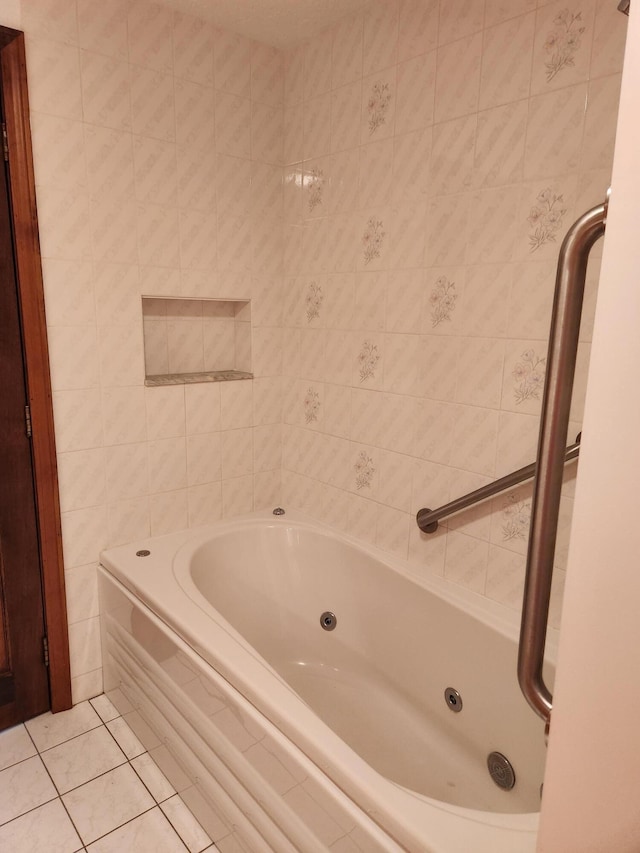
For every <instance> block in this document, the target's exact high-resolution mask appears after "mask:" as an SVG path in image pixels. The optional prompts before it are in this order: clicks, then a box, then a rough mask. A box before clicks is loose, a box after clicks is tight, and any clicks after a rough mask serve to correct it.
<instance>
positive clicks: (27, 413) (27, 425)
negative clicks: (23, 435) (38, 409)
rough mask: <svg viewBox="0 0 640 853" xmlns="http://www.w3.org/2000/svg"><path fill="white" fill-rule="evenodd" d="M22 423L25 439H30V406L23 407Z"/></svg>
mask: <svg viewBox="0 0 640 853" xmlns="http://www.w3.org/2000/svg"><path fill="white" fill-rule="evenodd" d="M24 422H25V428H26V430H27V438H31V435H32V433H33V429H32V427H31V406H25V407H24Z"/></svg>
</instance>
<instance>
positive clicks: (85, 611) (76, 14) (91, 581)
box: [22, 0, 283, 701]
mask: <svg viewBox="0 0 640 853" xmlns="http://www.w3.org/2000/svg"><path fill="white" fill-rule="evenodd" d="M22 28H23V29H24V30H25V33H26V37H27V45H26V48H27V63H28V78H29V89H30V98H31V108H32V116H31V122H32V130H33V148H34V161H35V173H36V184H37V197H38V210H39V219H40V235H41V245H42V255H43V270H44V282H45V297H46V310H47V320H48V327H49V328H48V331H49V344H50V354H51V370H52V382H53V390H54V413H55V422H56V439H57V447H58V452H59V458H58V462H59V473H60V496H61V504H62V521H63V536H64V553H65V570H66V583H67V596H68V606H69V622H70V626H69V627H70V642H71V667H72V676H73V679H72V683H73V697H74V700H75V701H78V700H79V699H82V698H85V697H86V696H90V695H94V694H95V693H96V692H100V690H101V683H102V682H101V657H100V641H99V630H98V602H97V593H96V581H95V578H96V565H97V558H98V553H99V551H100V550H101V549H102V548H104V547H105V546H109V545H117V544H119V543H124V542H127V541H131V540H133V539H136V538H138V537H141V536H147V535H149V534H160V533H165V532H169V531H172V530H175V529H179V528H183V527H186V526H188V525H197V524H202V523H206V522H209V521H211V520H215V519H217V518H219V517H221V516H229V515H234V514H237V513H241V512H245V511H248V510H251V509H253V508H254V506H255V507H260V506H264V505H269V506H271V505H274V504H275V503H277V502H278V501H279V499H280V461H281V451H280V446H281V437H280V432H281V390H280V382H281V380H280V370H281V367H280V365H281V349H280V348H281V330H280V328H279V323H280V304H279V293H280V280H281V263H282V222H281V219H282V159H281V157H282V154H281V149H282V138H283V137H282V116H283V106H282V97H283V71H282V56H281V54H280V53H278V52H277V51H275V50H273V49H272V48H269V47H264V46H261V45H258V44H256V43H252V42H250V41H248V40H246V39H243V38H240V37H237V36H235V35H233V34H231V33H227V32H222V31H220V30H217V29H214V28H213V27H212V26H209V25H207V24H205V23H204V22H202V21H199V20H196V19H193V18H190V17H186V16H183V15H177V14H173V12H171V11H168V10H166V9H165V8H163V7H162V6H159V5H156V4H154V3H147V2H137V1H136V2H131V1H130V0H109V2H108V3H105V2H103V0H77V2H76V0H37V2H36V0H29V2H24V3H22ZM143 294H144V295H153V296H188V297H201V298H211V297H215V298H229V299H236V298H246V297H251V298H252V299H253V305H252V318H253V324H254V329H253V369H254V372H255V375H256V379H255V380H254V381H242V382H227V383H210V384H206V385H192V386H175V387H164V388H145V387H144V358H143V323H142V308H141V296H142V295H143ZM198 304H199V303H198Z"/></svg>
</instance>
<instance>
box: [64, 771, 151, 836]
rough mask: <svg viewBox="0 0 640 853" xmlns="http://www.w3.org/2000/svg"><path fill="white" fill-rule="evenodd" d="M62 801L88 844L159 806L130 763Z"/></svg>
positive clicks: (68, 795)
mask: <svg viewBox="0 0 640 853" xmlns="http://www.w3.org/2000/svg"><path fill="white" fill-rule="evenodd" d="M62 800H63V802H64V804H65V806H66V807H67V809H68V811H69V814H70V815H71V819H72V820H73V822H74V824H75V825H76V828H77V830H78V832H79V833H80V837H81V838H82V840H83V841H84V843H85V844H90V843H91V842H92V841H96V840H97V839H98V838H101V837H102V836H103V835H106V834H107V833H108V832H111V831H112V830H113V829H117V827H119V826H122V824H124V823H126V822H127V821H129V820H131V819H132V818H134V817H137V816H138V815H139V814H142V812H145V811H147V810H148V809H150V808H151V807H152V806H154V805H155V803H154V801H153V799H152V798H151V795H150V794H149V792H148V791H147V790H146V788H145V787H144V785H143V784H142V782H141V781H140V780H139V779H138V777H137V776H136V774H135V773H134V771H133V770H132V768H131V767H130V766H129V765H128V764H125V765H123V766H122V767H117V768H116V769H115V770H110V771H109V772H108V773H105V774H104V776H99V777H98V778H97V779H94V780H93V781H92V782H87V783H86V785H82V786H81V787H80V788H76V789H75V790H73V791H70V792H69V793H68V794H64V795H63V797H62Z"/></svg>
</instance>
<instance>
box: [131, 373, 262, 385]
mask: <svg viewBox="0 0 640 853" xmlns="http://www.w3.org/2000/svg"><path fill="white" fill-rule="evenodd" d="M236 379H253V373H248V372H247V371H246V370H208V371H205V372H204V373H160V374H158V375H157V376H147V377H146V378H145V380H144V384H145V385H148V386H149V387H154V386H157V385H191V384H193V383H195V382H231V381H233V380H236Z"/></svg>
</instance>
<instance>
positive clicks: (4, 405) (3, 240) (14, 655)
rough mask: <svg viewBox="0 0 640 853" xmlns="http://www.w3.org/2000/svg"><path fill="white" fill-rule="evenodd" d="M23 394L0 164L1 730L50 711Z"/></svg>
mask: <svg viewBox="0 0 640 853" xmlns="http://www.w3.org/2000/svg"><path fill="white" fill-rule="evenodd" d="M27 399H28V398H27V389H26V383H25V368H24V361H23V346H22V335H21V329H20V314H19V307H18V293H17V281H16V272H15V264H14V254H13V238H12V228H11V213H10V207H9V196H8V188H7V172H6V167H5V163H4V161H2V162H1V164H0V728H6V727H7V726H11V725H14V724H15V723H18V722H21V721H22V720H26V719H29V718H30V717H33V716H35V715H36V714H39V713H42V712H43V711H46V710H47V709H48V708H49V682H48V676H47V669H46V666H45V656H44V649H43V638H44V635H45V628H44V609H43V600H42V585H41V572H40V551H39V543H38V525H37V520H36V503H35V492H34V478H33V466H32V460H31V446H30V438H29V436H28V432H30V430H28V428H27V423H28V418H27V417H26V404H27Z"/></svg>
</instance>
